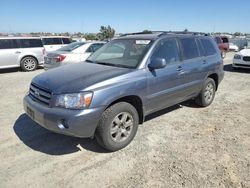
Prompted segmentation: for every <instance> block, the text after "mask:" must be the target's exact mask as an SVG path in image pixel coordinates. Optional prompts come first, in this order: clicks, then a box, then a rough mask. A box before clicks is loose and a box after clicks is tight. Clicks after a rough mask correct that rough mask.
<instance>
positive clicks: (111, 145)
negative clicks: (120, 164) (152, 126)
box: [95, 102, 139, 151]
mask: <svg viewBox="0 0 250 188" xmlns="http://www.w3.org/2000/svg"><path fill="white" fill-rule="evenodd" d="M138 124H139V117H138V113H137V110H136V109H135V108H134V106H132V105H131V104H129V103H126V102H119V103H116V104H114V105H112V106H111V107H109V108H107V109H106V110H105V111H104V113H103V114H102V117H101V120H100V122H99V125H98V127H97V130H96V134H95V138H96V140H97V142H98V144H100V145H101V146H102V147H104V148H105V149H107V150H109V151H117V150H120V149H122V148H124V147H126V146H127V145H128V144H129V143H130V142H131V141H132V140H133V138H134V137H135V135H136V132H137V129H138Z"/></svg>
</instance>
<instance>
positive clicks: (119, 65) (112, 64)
mask: <svg viewBox="0 0 250 188" xmlns="http://www.w3.org/2000/svg"><path fill="white" fill-rule="evenodd" d="M95 63H96V64H100V65H107V66H113V67H122V68H130V67H129V66H126V65H121V64H114V63H106V62H100V61H96V62H95Z"/></svg>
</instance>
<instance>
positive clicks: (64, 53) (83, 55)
mask: <svg viewBox="0 0 250 188" xmlns="http://www.w3.org/2000/svg"><path fill="white" fill-rule="evenodd" d="M104 44H105V42H99V41H97V42H73V43H71V44H68V45H67V46H64V47H62V48H59V49H58V50H56V51H53V52H49V53H47V55H46V56H45V63H44V69H45V70H48V69H51V68H55V67H59V66H62V65H67V64H71V63H79V62H81V61H85V60H86V59H87V58H88V57H89V56H90V55H91V54H92V53H93V52H95V51H96V50H98V49H99V48H100V47H102V46H103V45H104Z"/></svg>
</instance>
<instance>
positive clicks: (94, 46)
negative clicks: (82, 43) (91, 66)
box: [86, 43, 103, 53]
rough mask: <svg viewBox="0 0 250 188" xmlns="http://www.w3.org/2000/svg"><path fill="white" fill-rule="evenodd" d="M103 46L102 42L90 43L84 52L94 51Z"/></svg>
mask: <svg viewBox="0 0 250 188" xmlns="http://www.w3.org/2000/svg"><path fill="white" fill-rule="evenodd" d="M102 46H103V44H102V43H99V44H92V45H91V46H90V47H89V48H88V49H87V50H86V52H91V53H92V52H95V51H96V50H98V49H99V48H101V47H102Z"/></svg>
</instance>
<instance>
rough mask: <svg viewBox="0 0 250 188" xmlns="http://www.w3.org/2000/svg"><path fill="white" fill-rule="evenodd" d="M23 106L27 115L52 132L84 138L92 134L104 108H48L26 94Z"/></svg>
mask: <svg viewBox="0 0 250 188" xmlns="http://www.w3.org/2000/svg"><path fill="white" fill-rule="evenodd" d="M23 106H24V110H25V112H26V113H27V115H28V116H29V117H30V118H31V119H32V120H33V121H35V122H36V123H38V124H39V125H41V126H42V127H44V128H46V129H48V130H50V131H53V132H57V133H61V134H65V135H71V136H75V137H84V138H87V137H92V136H93V135H94V133H95V129H96V127H97V125H98V122H99V119H100V117H101V114H102V112H103V110H104V109H103V108H95V109H85V110H69V109H63V108H49V107H47V106H45V105H42V104H40V103H38V102H36V101H33V100H32V99H31V98H30V97H29V96H28V95H27V96H25V97H24V100H23ZM31 112H32V113H31ZM62 125H63V126H62Z"/></svg>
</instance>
